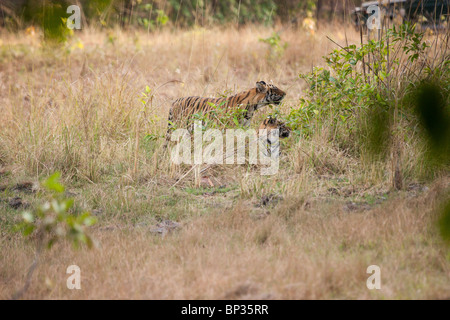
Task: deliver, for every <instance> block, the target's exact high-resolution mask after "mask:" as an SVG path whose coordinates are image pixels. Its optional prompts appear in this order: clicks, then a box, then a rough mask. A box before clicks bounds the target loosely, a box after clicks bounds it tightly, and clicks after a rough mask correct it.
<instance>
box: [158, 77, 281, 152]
mask: <svg viewBox="0 0 450 320" xmlns="http://www.w3.org/2000/svg"><path fill="white" fill-rule="evenodd" d="M285 95H286V93H285V92H284V91H283V90H281V89H279V88H277V87H276V86H274V85H272V84H267V83H265V82H264V81H258V82H257V83H256V88H252V89H250V90H248V91H244V92H241V93H238V94H236V95H233V96H230V97H227V98H202V97H185V98H179V99H177V100H175V101H174V102H173V103H172V107H171V108H170V111H169V118H168V128H167V134H166V141H165V143H164V147H166V146H167V144H168V142H169V140H170V136H171V133H172V131H173V130H174V126H175V125H183V124H186V125H187V124H188V123H189V122H190V120H191V117H192V116H193V115H194V114H198V113H201V114H203V115H206V116H208V112H211V111H213V109H214V107H213V106H214V105H215V106H221V108H224V109H225V110H226V112H233V111H236V110H238V111H239V110H241V111H242V113H241V114H242V116H241V119H240V121H239V124H240V125H241V126H249V125H250V120H251V119H252V117H253V114H254V113H255V111H256V110H258V109H260V108H262V107H264V106H267V105H269V104H280V103H281V101H282V100H283V98H284V97H285ZM211 104H212V105H213V106H212V105H211Z"/></svg>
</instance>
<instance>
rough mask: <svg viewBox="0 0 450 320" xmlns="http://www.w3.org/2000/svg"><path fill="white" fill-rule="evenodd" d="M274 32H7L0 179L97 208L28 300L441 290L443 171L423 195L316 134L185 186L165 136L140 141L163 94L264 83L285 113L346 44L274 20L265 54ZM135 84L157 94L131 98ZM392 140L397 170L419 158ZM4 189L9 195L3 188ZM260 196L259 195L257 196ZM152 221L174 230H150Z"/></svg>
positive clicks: (7, 292)
mask: <svg viewBox="0 0 450 320" xmlns="http://www.w3.org/2000/svg"><path fill="white" fill-rule="evenodd" d="M272 32H273V30H272V29H265V28H260V27H245V28H242V29H239V30H233V29H226V30H221V29H214V30H205V29H194V30H191V31H178V32H173V33H171V32H169V31H163V32H159V33H155V34H146V33H139V32H136V33H133V32H128V33H127V32H122V31H119V30H111V31H106V32H99V31H95V30H87V31H85V32H83V33H80V34H78V33H77V34H76V36H77V37H75V38H73V39H72V40H71V41H70V43H69V44H67V46H66V48H65V49H64V50H50V49H49V48H43V47H41V44H40V43H39V41H38V40H37V39H35V38H31V37H29V36H25V35H19V36H17V35H11V34H4V35H2V40H1V42H0V110H1V117H0V127H1V128H2V130H1V132H0V166H1V168H0V169H1V170H2V171H1V172H0V181H1V182H2V185H8V186H13V185H14V184H15V183H18V182H21V181H24V180H32V181H37V180H38V179H40V178H42V177H43V176H46V175H48V174H50V173H52V172H54V171H61V172H62V174H63V178H64V180H65V184H66V185H67V187H68V191H69V192H70V195H71V196H73V197H74V198H75V201H76V204H77V208H76V209H77V210H81V209H86V210H91V211H94V212H96V214H97V215H98V217H99V224H98V226H96V227H95V229H94V231H93V236H94V238H96V239H97V241H98V242H99V248H97V249H94V250H92V251H88V250H82V251H73V250H72V249H71V248H70V246H69V245H66V244H59V245H57V246H56V247H55V248H54V249H53V250H52V251H50V252H46V253H45V255H44V257H43V259H42V263H41V264H40V265H39V267H38V269H37V271H36V274H35V276H34V278H33V282H32V285H31V287H30V290H29V291H28V292H27V293H26V296H25V298H30V299H31V298H44V299H54V298H76V299H93V298H150V299H151V298H160V299H172V298H181V299H185V298H190V299H197V298H199V299H208V298H219V299H220V298H230V299H239V298H252V299H260V298H268V299H272V298H274V299H281V298H287V299H323V298H332V299H333V298H350V299H378V298H388V299H390V298H449V296H448V292H449V289H450V283H449V281H448V279H449V276H450V269H449V255H448V249H447V248H446V247H445V246H443V244H442V243H441V242H440V240H439V237H438V235H437V231H436V228H435V220H436V217H435V207H436V203H437V200H438V199H440V198H441V197H443V196H444V195H445V190H446V189H447V188H448V177H447V178H445V177H443V178H441V179H440V180H438V181H437V182H435V183H434V184H431V185H429V190H428V191H425V190H426V188H428V187H426V188H425V187H424V186H423V185H417V184H414V185H413V184H411V188H409V189H407V190H405V191H401V192H393V191H391V190H390V186H391V181H390V180H389V179H390V175H389V164H377V165H373V164H372V165H368V164H366V163H365V162H364V161H359V159H354V158H352V157H351V156H349V155H347V154H345V153H344V152H343V151H342V150H340V149H339V148H337V147H335V146H334V145H333V144H331V143H329V139H328V133H327V131H326V130H324V131H322V132H318V133H317V134H315V135H314V136H313V137H312V138H311V140H299V139H298V138H297V139H295V137H293V138H289V139H288V140H287V141H284V142H283V146H282V152H283V155H282V158H281V164H280V171H279V173H278V174H277V175H275V176H271V177H263V176H260V175H259V172H260V171H259V169H257V168H252V167H247V166H228V167H227V166H214V167H213V168H212V169H211V170H209V171H208V173H207V174H208V176H209V177H210V179H211V181H213V183H214V185H215V187H214V188H210V189H202V188H200V189H199V188H194V187H193V186H194V183H193V177H191V176H189V177H187V178H186V179H185V180H184V181H183V182H182V183H180V184H179V185H178V186H177V188H174V189H170V186H171V185H173V183H174V182H175V181H176V179H177V178H178V177H180V175H181V174H182V173H183V172H185V171H186V170H187V169H188V168H187V167H176V166H174V165H171V164H170V162H169V161H168V158H167V155H164V154H162V153H161V152H160V149H159V147H160V145H161V142H162V141H161V140H157V141H147V140H145V138H144V137H145V136H146V135H149V134H154V135H163V133H164V130H165V127H166V121H165V119H166V117H167V113H168V109H169V106H170V102H171V101H172V100H173V99H175V98H177V97H181V96H186V95H217V94H223V93H230V92H231V93H234V92H238V91H241V90H245V89H247V88H250V87H252V86H253V85H254V83H255V82H256V81H257V80H266V81H270V80H273V83H274V84H276V85H278V86H279V87H281V88H282V89H284V90H285V91H287V93H288V96H287V98H286V101H285V103H284V104H283V106H282V112H288V111H289V110H290V108H293V107H296V106H298V98H299V97H300V96H301V95H302V90H303V89H304V83H302V82H301V81H300V80H299V79H298V73H300V72H304V71H307V70H309V69H310V68H311V66H313V65H317V64H320V63H322V61H321V57H322V56H323V55H325V54H327V53H328V52H329V51H330V50H331V49H332V48H333V44H332V43H330V42H329V41H328V40H327V39H326V37H325V35H330V36H331V37H332V38H333V39H335V40H336V41H338V42H340V43H342V44H345V41H346V40H345V37H344V28H343V27H342V26H335V25H330V26H327V27H323V28H322V29H321V30H320V32H318V33H316V34H314V35H312V34H309V33H307V32H306V31H304V30H301V29H298V30H294V29H287V30H285V31H284V32H283V33H282V35H281V36H282V41H286V42H288V43H289V46H288V47H287V49H286V51H285V52H284V54H283V55H282V56H281V57H280V58H279V59H278V60H277V61H273V60H271V59H270V58H269V57H268V46H267V45H266V44H264V43H262V42H260V41H258V39H259V38H266V37H268V36H270V35H271V34H272ZM347 32H348V34H347V37H348V41H350V42H357V41H358V39H359V35H357V34H353V33H352V31H351V30H347ZM81 44H83V46H81ZM81 47H82V48H81ZM174 80H175V81H174ZM146 85H148V86H149V87H150V88H151V89H152V97H151V99H148V101H147V103H146V105H145V106H144V105H143V104H142V103H141V101H140V99H141V93H142V92H143V91H144V89H145V86H146ZM267 111H268V110H263V111H260V113H258V114H257V115H256V116H255V119H254V121H253V126H257V123H258V121H260V120H261V119H262V118H263V117H264V115H265V113H266V112H267ZM405 150H406V151H405V153H404V155H403V158H402V160H403V161H404V162H405V163H406V164H405V166H404V168H406V169H405V170H407V169H408V168H411V167H414V165H415V164H416V163H417V162H414V161H415V160H413V158H412V157H413V156H414V152H415V150H408V149H407V148H405ZM411 159H412V160H411ZM406 182H407V183H406V186H408V184H409V183H412V182H414V181H412V180H411V181H406ZM222 185H225V187H222V188H220V187H219V186H222ZM13 195H14V194H13V192H12V191H11V190H9V189H7V190H6V191H5V192H4V193H3V195H2V198H1V199H0V200H6V199H7V198H8V197H11V196H13ZM19 195H20V197H22V198H24V199H25V200H26V201H28V202H29V203H30V204H31V206H34V205H35V204H37V203H39V201H40V198H39V194H23V193H20V194H19ZM264 197H269V199H272V201H269V204H268V205H265V206H261V205H260V202H261V199H262V198H264ZM18 212H19V211H17V210H14V209H12V208H10V207H9V206H8V204H7V201H0V227H1V228H2V230H1V235H0V298H9V297H10V296H11V295H12V294H13V293H14V292H15V290H17V289H18V288H19V287H20V286H21V285H22V284H23V281H24V276H25V272H26V269H27V267H28V265H29V264H30V262H31V260H32V257H33V250H32V245H31V244H30V243H26V242H24V241H23V240H22V239H21V238H20V236H19V235H17V234H14V233H12V231H11V228H12V225H13V224H14V223H15V222H17V221H18ZM165 219H170V220H174V221H178V222H180V223H181V228H180V229H179V230H176V231H174V232H172V233H169V234H167V235H166V236H163V237H162V236H160V235H158V234H156V235H155V234H154V233H152V232H151V230H152V228H153V227H154V226H155V225H156V224H157V223H158V222H160V221H161V220H165ZM70 264H77V265H79V266H80V267H81V270H82V290H80V291H76V290H75V291H70V290H68V289H67V288H66V286H65V284H66V279H67V275H66V273H65V270H66V268H67V266H68V265H70ZM371 264H377V265H379V266H380V267H381V270H382V290H379V291H370V290H368V289H367V288H366V279H367V277H368V276H369V275H368V274H366V268H367V267H368V266H369V265H371Z"/></svg>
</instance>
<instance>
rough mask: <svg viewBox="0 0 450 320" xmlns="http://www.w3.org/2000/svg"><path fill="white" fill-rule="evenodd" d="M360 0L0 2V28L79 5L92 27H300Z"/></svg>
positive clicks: (335, 14) (341, 13)
mask: <svg viewBox="0 0 450 320" xmlns="http://www.w3.org/2000/svg"><path fill="white" fill-rule="evenodd" d="M360 3H361V1H360V0H356V1H339V0H220V1H219V0H181V1H180V0H76V1H68V0H2V1H0V24H3V25H4V26H5V25H8V26H9V27H12V28H17V27H26V26H28V25H30V24H36V23H38V24H41V23H43V22H44V20H43V19H44V16H45V15H51V14H52V13H53V11H61V10H64V11H65V8H67V7H68V6H69V5H72V4H76V5H78V6H80V7H81V8H82V12H83V14H84V16H83V22H84V23H87V24H89V25H101V26H114V25H117V24H120V25H121V26H122V27H130V26H132V27H143V28H147V29H149V30H151V29H154V28H157V27H161V26H164V25H168V26H172V27H188V26H193V25H200V26H211V25H223V24H230V23H232V24H237V25H244V24H248V23H255V22H258V23H263V24H266V25H269V24H273V23H275V22H293V23H297V21H299V19H301V18H305V17H308V16H310V17H315V18H323V19H331V18H333V19H334V18H339V19H341V18H344V17H345V13H346V12H348V9H349V8H348V6H351V7H354V6H355V5H359V4H360Z"/></svg>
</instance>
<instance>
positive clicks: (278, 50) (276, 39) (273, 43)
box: [259, 32, 288, 63]
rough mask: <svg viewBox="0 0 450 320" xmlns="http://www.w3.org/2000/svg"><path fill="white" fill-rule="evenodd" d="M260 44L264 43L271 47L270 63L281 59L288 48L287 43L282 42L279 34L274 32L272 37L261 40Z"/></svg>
mask: <svg viewBox="0 0 450 320" xmlns="http://www.w3.org/2000/svg"><path fill="white" fill-rule="evenodd" d="M259 41H260V42H264V43H266V44H268V45H269V51H268V53H267V59H268V62H271V63H273V62H275V61H277V60H278V59H280V58H281V56H282V55H283V53H284V51H285V50H286V48H287V47H288V43H287V42H283V43H282V41H281V37H280V34H279V33H278V32H274V33H273V34H272V35H271V36H270V37H268V38H265V39H262V38H261V39H259Z"/></svg>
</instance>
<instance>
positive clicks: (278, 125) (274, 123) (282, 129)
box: [259, 117, 291, 156]
mask: <svg viewBox="0 0 450 320" xmlns="http://www.w3.org/2000/svg"><path fill="white" fill-rule="evenodd" d="M262 129H266V130H267V150H264V151H265V152H264V154H265V155H266V156H269V155H271V154H272V153H274V152H276V153H277V154H279V151H280V141H279V139H275V136H274V134H275V131H274V130H276V129H278V138H281V139H283V138H288V137H289V135H290V134H291V128H289V127H288V126H286V124H285V123H284V122H282V121H280V120H277V119H275V118H272V117H268V118H267V119H265V120H264V121H263V122H262V123H261V125H260V126H259V130H262Z"/></svg>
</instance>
